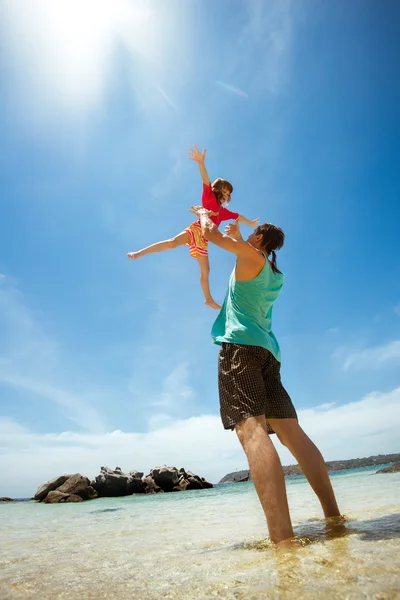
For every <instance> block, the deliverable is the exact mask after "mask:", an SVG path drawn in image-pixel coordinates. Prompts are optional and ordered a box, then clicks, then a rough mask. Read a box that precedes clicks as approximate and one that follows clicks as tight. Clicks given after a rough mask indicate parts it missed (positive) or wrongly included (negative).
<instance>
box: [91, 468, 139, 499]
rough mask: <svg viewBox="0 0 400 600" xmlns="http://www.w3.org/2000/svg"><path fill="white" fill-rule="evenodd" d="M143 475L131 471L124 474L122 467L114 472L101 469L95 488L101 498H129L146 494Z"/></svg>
mask: <svg viewBox="0 0 400 600" xmlns="http://www.w3.org/2000/svg"><path fill="white" fill-rule="evenodd" d="M142 477H143V473H140V472H139V471H131V472H130V473H123V472H122V471H121V469H120V467H116V468H115V469H114V471H113V470H111V469H109V468H108V467H101V469H100V474H99V475H97V477H96V481H95V484H94V488H95V490H96V492H97V493H98V495H99V496H100V497H114V496H128V495H130V494H133V493H136V494H139V493H142V492H144V486H143V482H142Z"/></svg>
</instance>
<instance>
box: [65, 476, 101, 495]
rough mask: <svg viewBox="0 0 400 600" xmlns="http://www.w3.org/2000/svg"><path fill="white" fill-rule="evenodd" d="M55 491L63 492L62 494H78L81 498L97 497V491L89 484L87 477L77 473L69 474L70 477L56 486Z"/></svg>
mask: <svg viewBox="0 0 400 600" xmlns="http://www.w3.org/2000/svg"><path fill="white" fill-rule="evenodd" d="M57 491H58V492H63V493H64V494H72V495H76V496H80V497H81V498H82V500H93V499H94V498H97V492H96V490H94V489H93V487H92V486H91V485H90V481H89V479H88V478H87V477H84V476H83V475H80V474H79V473H75V475H71V477H69V478H68V479H67V480H66V481H65V482H64V483H63V484H62V485H60V486H59V487H58V488H57Z"/></svg>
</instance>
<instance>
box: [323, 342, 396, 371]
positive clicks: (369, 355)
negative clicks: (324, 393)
mask: <svg viewBox="0 0 400 600" xmlns="http://www.w3.org/2000/svg"><path fill="white" fill-rule="evenodd" d="M334 356H335V357H336V358H340V359H341V360H342V361H343V368H344V369H345V370H346V371H347V370H348V369H379V368H380V367H382V366H383V365H386V364H387V363H393V362H398V361H399V360H400V340H393V341H392V342H389V343H388V344H385V345H383V346H375V347H374V348H362V349H358V350H352V351H350V352H349V351H347V350H346V349H345V348H339V349H338V350H337V351H336V352H335V354H334Z"/></svg>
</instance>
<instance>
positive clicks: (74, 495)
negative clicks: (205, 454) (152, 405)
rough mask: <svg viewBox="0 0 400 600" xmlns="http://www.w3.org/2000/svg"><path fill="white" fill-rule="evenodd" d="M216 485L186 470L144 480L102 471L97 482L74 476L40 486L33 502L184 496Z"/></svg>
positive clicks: (158, 471)
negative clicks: (153, 495)
mask: <svg viewBox="0 0 400 600" xmlns="http://www.w3.org/2000/svg"><path fill="white" fill-rule="evenodd" d="M212 487H213V485H212V483H210V482H209V481H207V480H206V479H204V477H200V476H199V475H195V474H194V473H192V472H191V471H185V469H177V468H176V467H167V466H166V465H162V466H160V467H155V468H154V469H152V470H151V471H150V473H149V474H148V475H146V476H145V477H143V473H142V472H140V471H129V473H124V472H123V471H122V470H121V468H120V467H116V468H115V469H114V470H112V469H109V468H108V467H101V469H100V474H99V475H97V477H96V479H95V480H94V481H91V482H90V481H89V479H88V478H87V477H84V476H83V475H80V474H79V473H75V475H60V476H59V477H55V478H54V479H51V480H50V481H47V482H46V483H44V484H43V485H41V486H40V487H39V488H38V490H37V492H36V494H35V497H34V499H35V500H38V501H39V502H45V503H46V504H54V503H58V502H82V501H83V500H92V499H94V498H98V497H100V498H101V497H103V498H105V497H108V498H110V497H116V496H130V495H132V494H159V493H162V492H182V491H185V490H201V489H206V488H212Z"/></svg>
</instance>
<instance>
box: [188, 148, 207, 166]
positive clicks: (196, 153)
mask: <svg viewBox="0 0 400 600" xmlns="http://www.w3.org/2000/svg"><path fill="white" fill-rule="evenodd" d="M206 153H207V150H206V149H205V148H204V150H203V152H200V150H199V149H198V147H197V146H193V147H192V148H190V149H189V153H188V154H189V160H195V161H196V162H197V163H199V164H204V160H205V158H206Z"/></svg>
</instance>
